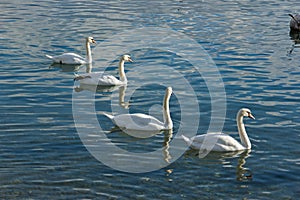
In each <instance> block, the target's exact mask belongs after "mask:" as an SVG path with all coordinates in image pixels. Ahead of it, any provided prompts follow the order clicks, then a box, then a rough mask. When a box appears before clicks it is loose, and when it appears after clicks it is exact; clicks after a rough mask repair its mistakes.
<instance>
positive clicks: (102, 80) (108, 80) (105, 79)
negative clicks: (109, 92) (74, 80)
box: [98, 75, 124, 86]
mask: <svg viewBox="0 0 300 200" xmlns="http://www.w3.org/2000/svg"><path fill="white" fill-rule="evenodd" d="M123 84H124V83H123V82H122V81H120V80H119V79H117V78H116V77H114V76H112V75H105V76H101V77H99V78H98V85H107V86H109V85H123Z"/></svg>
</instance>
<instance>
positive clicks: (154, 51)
mask: <svg viewBox="0 0 300 200" xmlns="http://www.w3.org/2000/svg"><path fill="white" fill-rule="evenodd" d="M297 5H298V1H289V2H282V1H225V2H219V1H185V0H184V1H151V2H149V1H121V2H117V1H105V2H104V1H103V2H99V1H88V2H85V1H2V2H1V4H0V6H1V17H0V20H1V21H0V24H1V25H0V27H1V29H0V32H1V34H0V35H1V36H0V39H1V41H0V49H1V54H0V58H1V68H0V84H1V90H0V104H1V107H0V113H1V114H0V115H1V118H0V120H1V123H0V129H1V132H0V137H1V139H0V160H1V166H0V167H1V168H0V194H1V198H2V199H14V198H25V199H28V198H33V199H41V198H46V199H49V198H55V199H67V198H70V199H71V198H72V199H74V198H76V199H82V198H86V199H95V198H99V199H118V198H121V199H296V198H297V197H298V196H299V195H300V189H299V184H300V179H299V175H300V173H299V164H300V158H299V155H300V151H299V148H298V147H299V144H300V140H299V136H300V129H299V125H300V118H299V116H300V115H299V114H300V102H299V98H300V90H299V89H300V82H299V80H300V64H299V63H300V49H299V48H298V47H299V46H298V45H297V44H295V43H296V42H295V41H294V40H293V39H291V38H290V36H289V27H288V24H289V20H290V19H289V16H288V15H287V14H288V13H294V12H297V11H299V9H300V7H297ZM147 27H154V28H155V27H164V28H168V29H171V30H173V31H174V32H178V34H184V35H185V36H187V37H189V38H191V39H192V40H194V41H196V42H197V43H198V44H199V46H201V47H203V48H204V49H205V50H206V51H207V53H208V55H209V56H210V58H211V59H212V60H213V61H214V63H215V64H216V66H217V69H218V71H219V73H220V75H221V77H222V83H223V84H224V88H225V92H226V118H225V124H224V128H223V131H224V132H227V133H230V134H232V136H233V137H236V138H238V135H237V134H236V133H237V130H236V125H235V115H236V112H237V111H238V109H239V108H241V107H249V108H251V110H252V112H253V114H254V115H255V117H256V120H255V121H252V120H245V124H246V125H247V131H248V134H249V137H250V140H251V142H252V145H253V148H252V151H251V152H243V153H240V154H216V153H211V154H209V155H208V156H206V157H205V158H199V157H198V155H197V154H198V152H197V151H193V150H187V151H186V152H185V153H184V154H183V155H182V156H179V158H178V159H174V160H171V161H172V163H170V164H169V165H168V163H167V162H166V161H162V163H163V164H162V165H164V167H162V168H161V169H158V170H154V171H150V172H146V173H127V172H124V171H119V170H116V169H114V168H112V167H110V166H107V165H105V164H103V163H102V162H100V161H98V160H97V159H96V158H95V157H94V156H93V155H92V154H91V153H90V149H89V147H88V146H86V145H84V142H83V141H82V138H81V135H80V134H78V127H85V128H87V129H86V130H88V131H89V132H86V134H87V135H88V136H89V139H90V138H93V137H94V138H96V139H98V138H97V137H99V135H101V134H104V133H105V134H106V133H108V132H109V130H110V129H111V128H112V127H113V124H112V123H111V122H110V121H109V119H107V118H105V117H104V116H102V115H101V112H102V111H107V112H109V111H112V110H113V111H115V112H124V111H127V112H128V110H129V112H132V113H133V112H142V113H150V114H152V115H154V116H156V117H158V118H160V119H161V110H160V109H161V107H160V105H161V101H162V98H163V95H164V88H165V84H162V83H165V82H167V83H168V81H170V80H172V81H171V82H172V83H174V85H172V87H173V89H174V93H175V95H174V96H172V97H171V102H170V106H171V115H172V119H173V122H174V133H173V136H174V137H175V135H176V133H177V132H180V130H179V129H180V127H181V125H182V126H183V127H184V128H185V129H184V130H188V131H189V130H191V131H192V130H193V128H194V127H187V128H186V127H185V126H186V124H187V123H189V122H191V123H195V125H199V127H198V129H197V133H198V134H201V133H203V132H205V131H207V130H208V125H209V124H210V118H211V115H212V114H211V105H212V103H211V100H212V97H211V96H210V94H209V92H208V86H207V85H206V84H207V82H205V78H204V77H203V74H202V76H201V75H200V74H199V73H198V72H197V71H195V70H193V69H194V68H193V67H192V65H191V63H189V62H188V60H186V59H185V58H183V57H180V55H176V54H174V52H170V51H169V52H168V51H165V50H163V49H164V48H165V46H164V45H163V43H162V42H161V41H160V42H158V43H159V44H161V46H156V48H153V46H152V47H151V48H148V46H147V44H144V48H139V49H133V50H132V49H130V48H127V47H126V45H124V46H125V47H124V49H122V48H123V47H122V48H121V47H120V48H118V44H119V41H121V40H123V41H125V40H128V46H130V44H132V43H134V42H136V41H137V40H139V39H140V38H139V36H135V37H134V36H133V37H130V38H126V37H125V36H124V34H121V36H122V37H120V38H118V37H119V36H120V33H124V32H125V33H126V31H130V30H133V29H136V28H141V29H143V28H147ZM90 35H92V36H94V38H95V39H96V40H97V42H98V45H103V46H104V47H105V48H106V50H107V51H105V52H103V53H102V52H100V53H99V51H96V52H95V51H94V57H95V64H94V65H93V71H101V70H103V69H104V68H101V67H99V66H98V65H97V64H98V63H99V62H100V63H102V61H107V62H109V65H108V66H109V67H108V68H106V71H107V72H108V73H112V74H115V75H117V68H116V66H117V64H118V57H111V52H114V49H122V53H123V52H124V53H128V54H130V55H131V56H132V58H133V59H134V60H135V62H134V63H126V64H125V67H126V73H127V74H128V79H129V86H128V88H127V90H126V91H125V94H126V95H125V102H129V105H130V106H129V109H127V108H124V107H126V105H125V106H124V104H122V105H123V107H122V106H120V105H119V99H118V97H119V88H115V89H112V91H107V90H102V89H101V88H100V89H99V90H98V91H97V92H96V93H95V94H94V92H91V91H89V90H87V89H88V88H83V89H84V90H83V91H81V92H78V93H77V92H74V87H78V85H76V84H77V83H75V85H74V82H73V78H74V72H75V73H83V72H84V71H85V66H77V67H74V66H53V65H51V62H50V61H49V60H47V59H46V58H45V56H44V55H45V54H50V55H56V54H60V53H63V52H74V53H78V54H82V55H84V53H85V49H84V45H83V41H84V37H86V36H90ZM114 36H116V38H118V39H116V38H115V39H114V40H113V41H115V42H110V43H105V41H107V40H110V39H111V38H113V37H114ZM123 36H124V37H123ZM158 37H159V36H158V35H157V36H156V35H153V40H155V38H158ZM180 39H182V38H180ZM101 42H104V43H101ZM175 43H176V41H175ZM122 44H123V43H122ZM105 45H106V46H105ZM189 45H190V44H186V45H182V48H183V49H184V50H186V52H188V51H191V49H189ZM92 48H94V49H96V48H95V47H92ZM167 48H171V47H167ZM123 50H124V51H123ZM291 50H293V51H292V53H289V52H290V51H291ZM191 52H192V51H191ZM118 56H120V55H119V54H118ZM112 58H113V59H112ZM163 66H165V68H164V67H163ZM170 69H171V70H170ZM200 69H202V70H203V71H206V70H207V69H206V68H200ZM168 70H169V71H168ZM171 72H174V73H175V72H179V73H180V74H182V76H183V77H184V79H185V80H187V81H188V82H189V84H190V86H191V87H192V88H193V89H194V90H195V94H196V95H197V96H196V99H197V104H198V105H199V109H200V114H201V115H200V116H198V117H197V116H196V115H197V114H199V113H197V112H195V110H193V109H192V108H187V109H186V110H184V111H183V110H182V108H184V106H186V105H189V104H193V102H189V101H181V99H180V98H181V97H186V98H187V99H189V98H190V96H191V94H190V93H189V90H185V89H184V88H185V86H184V84H181V82H180V81H181V80H178V81H176V78H174V77H172V76H171V75H168V73H171ZM151 78H153V80H154V81H153V83H152V82H151ZM141 83H143V84H141ZM136 85H139V86H140V87H138V88H136V89H135V90H133V89H132V88H131V86H136ZM91 90H92V91H93V88H92V89H91ZM128 91H129V94H131V95H130V96H129V97H128V95H129V94H128ZM77 94H84V95H87V96H85V97H89V95H91V97H93V98H95V102H94V104H95V106H94V108H95V111H96V114H97V115H96V116H97V119H98V120H99V121H100V122H101V128H102V129H103V132H97V130H96V129H94V127H89V126H88V122H89V119H85V120H86V123H84V124H76V123H75V122H74V117H73V114H74V112H73V111H74V107H72V106H74V105H72V100H74V95H75V96H76V95H77ZM181 102H183V104H181ZM73 103H74V102H73ZM86 104H88V100H87V103H86ZM82 105H85V102H83V104H82ZM185 111H186V112H185ZM82 112H83V111H82ZM183 113H184V114H183ZM197 118H198V119H197ZM184 120H186V121H187V123H185V122H184ZM198 121H199V122H198ZM76 128H77V129H76ZM96 139H95V141H96ZM100 139H101V138H100ZM107 139H108V140H110V141H112V142H113V143H114V144H116V145H117V146H118V147H120V148H122V149H125V150H128V151H130V152H135V153H141V152H152V151H155V150H156V149H157V148H161V147H162V146H164V144H165V143H164V142H166V141H168V139H166V136H164V135H163V134H160V135H155V136H153V137H151V138H146V139H140V138H135V137H131V136H128V135H127V134H126V133H122V132H120V131H117V132H113V133H109V134H108V136H107ZM107 139H106V140H107ZM169 139H170V138H169ZM173 139H174V140H178V139H176V138H173ZM175 144H176V143H175ZM176 148H177V147H176V146H175V147H174V145H173V146H171V147H170V149H169V153H170V154H171V157H172V156H173V157H174V154H172V153H173V152H175V153H176V151H173V150H174V149H176ZM178 149H179V150H182V151H184V148H183V147H178ZM164 150H165V149H164ZM109 153H110V152H109V151H107V152H106V155H108V157H109V156H110V154H109ZM163 153H164V154H163V157H164V158H166V157H167V156H168V154H167V153H168V151H163ZM111 156H112V157H111V158H112V159H113V158H114V157H113V156H114V155H111ZM119 156H121V157H120V158H124V156H125V157H126V155H123V154H121V155H119ZM122 156H123V157H122ZM127 159H129V160H130V158H127ZM151 159H153V157H149V159H148V157H139V158H136V159H135V160H133V163H132V166H131V165H129V166H128V167H134V166H139V165H138V163H139V162H146V161H147V160H151ZM125 160H126V159H125ZM118 162H120V163H122V162H121V160H120V161H118V160H116V162H115V164H118Z"/></svg>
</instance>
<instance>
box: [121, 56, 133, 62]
mask: <svg viewBox="0 0 300 200" xmlns="http://www.w3.org/2000/svg"><path fill="white" fill-rule="evenodd" d="M122 60H124V61H128V62H133V61H132V60H131V57H130V55H123V56H122Z"/></svg>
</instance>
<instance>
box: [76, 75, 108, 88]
mask: <svg viewBox="0 0 300 200" xmlns="http://www.w3.org/2000/svg"><path fill="white" fill-rule="evenodd" d="M102 75H103V72H92V73H85V74H82V75H79V76H77V77H76V78H75V80H79V81H80V83H81V84H85V85H98V81H99V78H100V77H102Z"/></svg>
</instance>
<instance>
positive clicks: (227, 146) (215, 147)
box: [181, 108, 255, 152]
mask: <svg viewBox="0 0 300 200" xmlns="http://www.w3.org/2000/svg"><path fill="white" fill-rule="evenodd" d="M244 117H249V118H251V119H255V118H254V117H253V115H252V114H251V111H250V110H249V109H247V108H242V109H240V110H239V112H238V114H237V126H238V131H239V136H240V139H241V143H239V142H238V141H236V140H235V139H234V138H233V137H231V136H229V135H227V134H224V133H207V134H204V135H196V136H194V137H192V138H188V137H186V136H184V135H182V136H181V137H182V138H183V140H184V141H185V142H186V143H187V144H188V145H189V146H190V147H191V148H193V149H198V150H210V151H219V152H226V151H241V150H245V149H251V142H250V140H249V138H248V135H247V133H246V129H245V125H244V123H243V118H244Z"/></svg>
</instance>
